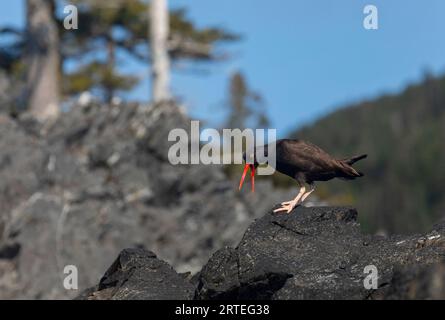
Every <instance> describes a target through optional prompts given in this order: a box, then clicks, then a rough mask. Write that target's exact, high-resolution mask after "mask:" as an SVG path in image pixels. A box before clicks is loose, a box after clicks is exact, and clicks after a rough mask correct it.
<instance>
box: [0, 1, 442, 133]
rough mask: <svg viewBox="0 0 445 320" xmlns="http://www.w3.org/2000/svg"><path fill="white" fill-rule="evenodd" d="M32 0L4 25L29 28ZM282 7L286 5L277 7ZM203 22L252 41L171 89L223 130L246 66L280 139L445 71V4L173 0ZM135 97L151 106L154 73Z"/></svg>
mask: <svg viewBox="0 0 445 320" xmlns="http://www.w3.org/2000/svg"><path fill="white" fill-rule="evenodd" d="M23 3H24V2H23V0H22V1H6V0H1V1H0V25H3V24H4V23H13V24H16V25H19V24H21V23H23V16H24V12H23ZM278 4H279V5H278ZM367 4H373V5H375V6H377V8H378V10H379V30H373V31H369V30H365V29H364V28H363V18H364V14H363V8H364V7H365V5H367ZM170 6H171V7H187V8H188V11H189V17H190V18H192V19H193V20H194V21H196V23H197V24H198V25H199V26H208V25H216V26H223V27H226V28H228V29H230V30H233V31H234V32H237V33H240V34H241V35H242V36H243V40H242V41H240V42H239V43H237V44H233V45H230V46H229V47H227V49H229V50H230V51H231V52H232V53H233V55H234V57H233V58H232V59H231V60H230V61H227V62H224V63H220V64H217V65H216V66H211V67H210V68H209V73H208V74H206V75H196V74H187V73H185V72H183V71H175V72H174V74H173V79H172V80H173V81H172V89H173V92H174V93H175V95H177V96H179V97H181V98H182V99H183V101H184V103H185V105H186V106H187V108H188V110H189V113H190V114H191V115H192V116H193V117H197V118H201V119H205V120H207V121H208V123H209V125H217V124H218V122H220V121H221V120H222V119H221V117H222V115H223V114H222V112H221V110H222V107H221V105H222V103H223V101H224V97H225V94H226V91H227V81H228V78H229V76H230V74H231V73H232V72H234V71H235V70H241V71H242V72H243V73H244V74H245V75H246V77H247V80H248V82H249V84H250V86H251V87H252V89H254V90H255V91H258V92H259V93H261V94H262V95H263V97H264V98H265V100H266V102H267V107H268V113H269V116H270V118H271V120H272V126H273V127H275V128H277V129H278V136H279V137H284V136H285V135H286V132H287V131H288V130H289V129H292V128H295V127H296V126H298V125H302V124H305V123H307V122H310V121H313V120H314V119H316V118H318V117H320V116H322V115H324V114H326V113H327V112H329V111H331V110H333V109H335V108H337V107H340V106H342V105H345V104H346V103H350V102H355V101H360V100H362V99H370V98H372V97H375V96H378V95H380V94H383V93H393V92H398V91H400V90H401V89H403V88H404V87H405V86H406V85H407V84H409V83H412V82H416V81H419V80H420V79H421V78H422V76H423V74H424V72H425V70H429V71H431V72H433V73H434V74H440V73H443V72H445V41H444V40H443V32H444V31H445V19H443V14H444V12H445V1H443V0H422V1H421V0H410V1H406V0H367V1H362V0H335V1H334V0H286V1H285V0H281V1H272V0H224V1H221V0H220V1H216V0H215V1H209V0H193V1H190V0H188V1H187V0H170ZM125 65H126V68H127V69H128V71H129V72H132V73H137V74H139V75H140V76H141V77H145V80H144V81H143V82H142V83H141V84H140V85H139V86H138V88H136V89H135V90H134V91H133V92H132V93H131V94H129V95H128V96H127V98H129V99H140V100H147V98H148V95H149V90H148V88H149V83H148V79H147V75H148V72H146V71H145V70H144V69H143V68H141V66H138V65H137V64H134V63H130V62H127V63H125Z"/></svg>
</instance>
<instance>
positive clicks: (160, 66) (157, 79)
mask: <svg viewBox="0 0 445 320" xmlns="http://www.w3.org/2000/svg"><path fill="white" fill-rule="evenodd" d="M149 10H150V15H149V17H150V48H151V59H152V65H151V67H152V97H153V101H154V102H155V103H156V102H160V101H164V100H167V99H169V98H170V90H169V85H170V61H169V57H168V48H167V39H168V33H169V19H168V18H169V16H168V14H169V13H168V7H167V0H152V1H151V6H150V7H149Z"/></svg>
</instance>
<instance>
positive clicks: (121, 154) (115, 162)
mask: <svg viewBox="0 0 445 320" xmlns="http://www.w3.org/2000/svg"><path fill="white" fill-rule="evenodd" d="M189 124H190V122H189V119H188V118H187V117H186V116H184V114H183V113H182V112H181V110H180V108H178V107H177V106H175V105H173V104H166V105H162V106H157V107H145V108H144V107H141V106H138V105H112V106H101V105H94V104H88V105H85V106H83V107H81V106H78V107H74V108H72V110H70V111H69V112H67V113H64V114H62V115H61V117H60V118H59V119H58V120H57V122H56V123H54V124H53V125H52V126H51V127H41V126H40V125H39V124H37V123H35V122H34V121H33V120H32V119H30V118H28V117H26V116H23V117H21V118H19V119H17V120H14V119H11V118H10V117H8V116H4V115H0V298H28V299H35V298H40V299H48V298H72V297H75V296H77V295H78V292H77V291H67V290H66V289H65V288H64V287H63V279H64V277H65V274H64V273H63V269H64V266H65V265H75V266H76V267H77V269H78V277H79V289H80V290H82V289H84V288H87V287H90V286H92V285H94V284H95V283H97V281H98V279H99V278H100V276H101V275H102V274H103V272H104V270H105V269H106V268H107V267H108V266H109V265H110V264H111V262H112V261H113V260H114V259H115V257H116V256H117V255H118V253H119V252H120V251H121V250H123V249H125V248H131V247H133V248H134V247H146V248H150V249H151V250H153V251H155V252H156V253H157V255H158V256H159V258H161V259H163V260H165V261H167V262H168V263H170V264H171V265H172V266H173V267H174V268H175V269H176V270H178V271H180V272H183V271H192V272H193V273H194V272H197V271H199V270H200V269H201V267H202V266H203V265H204V264H205V262H206V261H207V260H208V258H209V257H210V255H211V254H212V253H213V252H214V251H216V250H217V249H219V248H221V247H224V246H235V245H236V244H237V243H238V242H239V240H240V239H241V237H242V234H243V232H244V231H245V229H246V228H247V226H248V225H249V224H250V222H251V221H252V219H254V218H255V217H258V215H260V214H261V213H262V212H265V211H266V210H268V209H270V206H271V205H272V204H274V203H276V202H278V201H282V200H287V199H289V198H291V197H292V196H294V195H293V194H292V193H293V192H295V191H294V190H291V191H289V192H282V191H276V190H274V189H273V188H271V186H270V185H269V184H268V183H267V182H263V183H261V179H258V180H260V181H259V183H258V187H257V190H256V193H255V194H253V195H251V194H250V193H249V190H247V188H246V190H243V192H242V193H238V191H237V189H236V187H237V186H236V183H232V182H231V181H229V180H227V178H226V177H225V175H224V174H223V171H222V168H221V167H216V166H204V165H177V166H173V165H171V164H170V163H169V162H168V161H167V152H168V148H169V142H168V140H167V137H168V132H169V131H170V130H171V129H173V128H185V129H187V128H188V126H189Z"/></svg>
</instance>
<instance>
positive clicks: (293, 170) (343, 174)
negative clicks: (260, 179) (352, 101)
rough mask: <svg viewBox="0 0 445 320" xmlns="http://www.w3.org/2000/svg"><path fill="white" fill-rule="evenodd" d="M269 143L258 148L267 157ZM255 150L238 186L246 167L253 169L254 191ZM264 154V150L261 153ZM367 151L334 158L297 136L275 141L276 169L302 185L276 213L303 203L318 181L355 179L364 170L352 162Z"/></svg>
mask: <svg viewBox="0 0 445 320" xmlns="http://www.w3.org/2000/svg"><path fill="white" fill-rule="evenodd" d="M269 146H270V145H266V146H262V147H258V148H264V149H263V150H258V151H259V152H263V154H264V155H265V156H266V157H267V156H268V153H269ZM254 154H255V152H250V153H249V155H250V157H251V158H252V159H253V164H247V163H246V165H245V166H244V172H243V175H242V177H241V181H240V185H239V189H240V190H241V187H242V185H243V182H244V178H245V176H246V173H247V170H248V169H249V168H250V169H251V179H252V191H254V176H255V169H256V168H257V167H258V165H260V164H262V163H258V162H257V159H256V157H255V156H254ZM260 154H261V153H260ZM366 156H367V155H366V154H363V155H360V156H354V157H351V158H346V159H335V158H334V157H333V156H331V155H330V154H328V153H327V152H325V151H324V150H322V149H321V148H320V147H318V146H316V145H314V144H312V143H309V142H305V141H302V140H298V139H295V140H293V139H282V140H277V141H276V166H275V170H276V171H278V172H281V173H283V174H285V175H287V176H289V177H291V178H294V179H295V180H297V182H298V184H299V186H300V192H299V193H298V195H297V196H296V197H295V199H293V200H290V201H285V202H282V203H281V208H278V209H275V210H274V212H280V211H286V212H287V213H289V212H291V211H292V209H294V208H295V207H296V206H297V205H299V204H300V203H302V202H303V201H304V200H306V199H307V197H308V196H309V195H310V194H311V193H312V192H314V190H315V185H314V182H315V181H327V180H331V179H334V178H340V179H344V180H353V179H355V178H358V177H362V176H363V174H362V173H361V172H358V171H356V170H355V169H354V168H353V167H352V164H354V163H355V162H357V161H359V160H361V159H364V158H366ZM243 158H244V161H246V154H245V153H244V154H243ZM305 184H308V185H309V190H307V189H306V186H305Z"/></svg>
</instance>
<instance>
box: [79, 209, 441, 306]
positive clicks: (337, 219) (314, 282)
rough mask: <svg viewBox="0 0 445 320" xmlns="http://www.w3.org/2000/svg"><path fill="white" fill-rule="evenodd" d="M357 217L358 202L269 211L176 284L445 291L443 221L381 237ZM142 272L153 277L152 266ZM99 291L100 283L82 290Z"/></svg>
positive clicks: (225, 290) (297, 295)
mask: <svg viewBox="0 0 445 320" xmlns="http://www.w3.org/2000/svg"><path fill="white" fill-rule="evenodd" d="M356 218H357V212H356V211H355V209H352V208H334V207H314V208H305V207H298V208H296V209H295V210H294V211H293V212H292V213H291V214H289V215H288V214H266V215H265V216H264V217H262V218H260V219H258V220H256V221H255V222H254V223H252V224H251V225H250V227H249V228H248V229H247V231H246V232H245V234H244V237H243V239H242V240H241V242H240V243H239V244H238V246H237V247H236V248H230V247H225V248H222V249H220V250H218V251H217V252H216V253H215V254H214V255H213V256H212V257H211V258H210V260H209V261H208V263H207V264H206V265H205V266H204V267H203V269H202V270H201V272H200V273H199V274H198V275H197V276H195V277H193V278H192V280H191V281H190V282H187V283H183V282H182V280H181V281H179V282H180V283H182V285H181V284H179V285H180V286H182V287H181V288H182V290H189V288H190V285H191V284H192V285H193V286H194V287H195V294H194V297H193V298H194V299H406V298H421V299H428V298H434V299H440V298H442V299H443V298H445V268H444V262H443V256H444V254H445V232H444V230H445V229H444V228H443V224H440V225H437V226H436V227H435V228H434V230H433V231H431V232H430V233H428V234H426V235H415V236H408V237H389V238H383V237H379V236H369V235H363V234H362V233H361V232H360V229H359V225H358V223H357V220H356ZM142 265H143V263H142ZM370 265H373V266H375V267H376V270H377V283H376V284H377V289H373V288H369V287H368V288H366V287H365V285H364V281H365V280H366V279H365V278H366V277H367V276H368V275H369V274H367V273H365V267H367V266H370ZM110 269H113V268H110ZM114 269H115V268H114ZM107 273H108V275H107V276H106V277H105V278H107V277H108V278H109V277H110V274H109V273H110V271H108V272H107ZM111 273H113V272H111ZM116 274H117V277H120V282H123V280H122V277H121V276H122V273H121V272H116ZM147 277H148V278H150V279H149V280H146V281H154V280H155V279H154V278H153V277H156V274H155V273H151V274H149V275H148V276H147ZM163 279H164V278H163ZM174 279H178V275H177V274H174V275H173V276H172V280H171V281H172V283H174V285H175V286H176V285H178V281H175V280H174ZM133 283H134V282H133ZM166 283H168V281H167V282H166ZM119 288H120V285H119V284H118V285H116V286H115V288H114V289H113V290H117V291H119V290H120V289H119ZM144 288H145V289H144ZM125 290H126V291H128V292H131V293H132V294H131V298H139V299H145V298H146V297H148V296H150V294H151V295H153V294H154V291H153V290H152V289H150V288H148V287H146V286H144V284H138V283H134V287H132V286H125ZM146 290H149V291H150V292H145V291H146ZM93 292H95V293H93ZM100 294H101V289H100V285H99V288H94V289H92V290H91V291H90V292H89V293H86V294H85V295H84V296H83V297H82V298H87V297H90V298H93V297H95V296H97V295H99V296H100ZM112 297H113V298H115V297H116V296H114V295H113V296H112ZM122 298H125V297H122Z"/></svg>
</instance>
